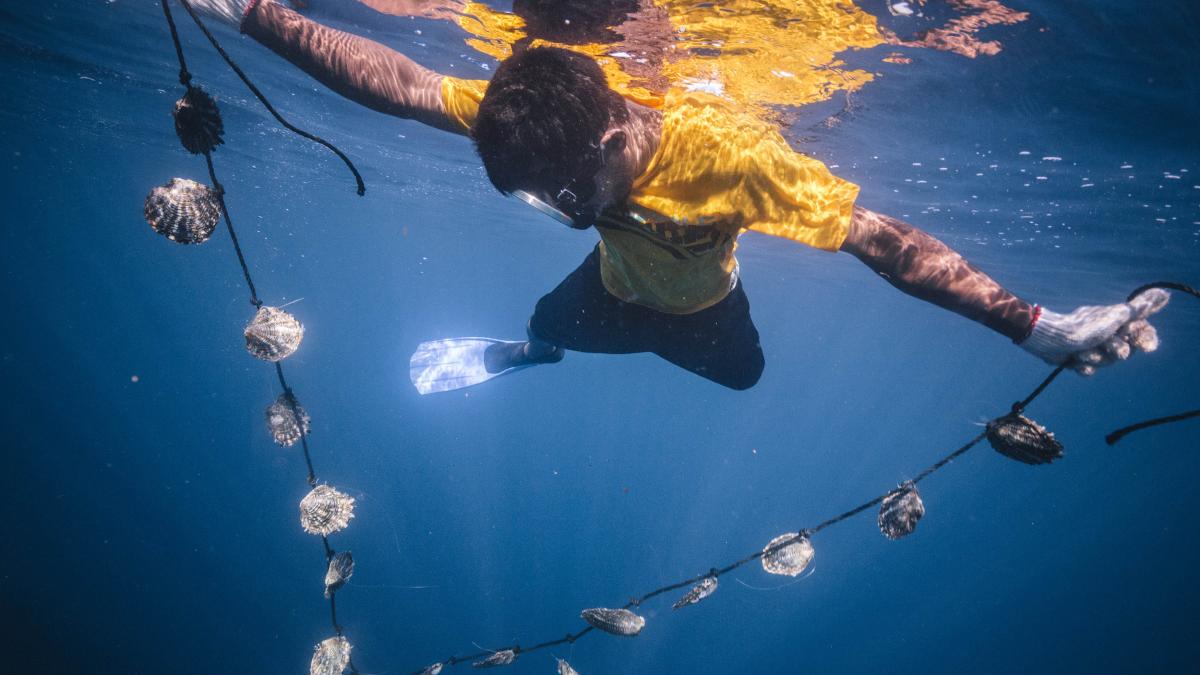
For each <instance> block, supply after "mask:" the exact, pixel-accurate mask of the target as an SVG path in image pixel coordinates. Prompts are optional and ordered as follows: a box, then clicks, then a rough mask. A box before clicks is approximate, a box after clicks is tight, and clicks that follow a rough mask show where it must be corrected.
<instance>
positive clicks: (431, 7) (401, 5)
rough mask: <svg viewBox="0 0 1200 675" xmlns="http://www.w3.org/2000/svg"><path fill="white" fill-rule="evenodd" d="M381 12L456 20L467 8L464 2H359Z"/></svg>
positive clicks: (363, 0) (414, 0)
mask: <svg viewBox="0 0 1200 675" xmlns="http://www.w3.org/2000/svg"><path fill="white" fill-rule="evenodd" d="M358 1H359V2H361V3H362V4H364V5H366V6H367V7H370V8H371V9H373V10H375V11H376V12H379V13H380V14H391V15H393V16H421V17H425V18H429V19H449V20H454V19H456V18H458V16H459V15H461V14H462V13H463V10H464V9H465V8H466V2H464V0H358Z"/></svg>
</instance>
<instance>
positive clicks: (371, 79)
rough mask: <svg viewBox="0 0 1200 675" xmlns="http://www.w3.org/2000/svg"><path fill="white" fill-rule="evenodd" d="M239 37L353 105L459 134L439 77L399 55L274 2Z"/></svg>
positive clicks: (257, 11)
mask: <svg viewBox="0 0 1200 675" xmlns="http://www.w3.org/2000/svg"><path fill="white" fill-rule="evenodd" d="M242 32H244V33H246V34H247V35H249V36H250V37H252V38H254V39H255V40H257V41H258V42H260V43H261V44H263V45H264V46H266V47H268V48H269V49H271V50H272V51H274V52H275V53H277V54H279V55H280V56H282V57H283V58H285V59H287V60H288V61H290V62H292V63H293V64H294V65H296V66H298V67H299V68H301V69H302V70H304V71H305V72H306V73H308V74H309V75H311V76H313V77H314V78H316V79H317V80H318V81H320V82H321V83H322V84H324V85H325V86H327V87H329V88H330V89H332V90H334V91H336V92H337V93H339V94H341V95H342V96H345V97H346V98H348V99H350V100H352V101H354V102H356V103H360V104H362V105H364V106H367V107H368V108H371V109H374V110H378V111H380V112H383V113H387V114H389V115H395V116H397V117H404V118H408V119H414V120H417V121H419V122H423V123H425V124H428V125H430V126H432V127H437V128H439V129H445V130H446V131H458V129H456V128H455V127H454V125H453V124H452V123H451V122H450V121H449V120H448V119H447V118H446V113H445V109H444V108H443V106H442V96H441V84H442V76H441V75H439V74H438V73H435V72H433V71H431V70H429V69H427V68H424V67H422V66H421V65H419V64H417V63H416V62H414V61H413V60H411V59H409V58H408V57H407V56H405V55H403V54H401V53H400V52H397V51H395V50H393V49H390V48H388V47H385V46H384V45H381V44H379V43H378V42H374V41H372V40H368V39H366V38H362V37H359V36H357V35H351V34H350V33H344V32H342V31H339V30H334V29H332V28H329V27H327V26H322V25H321V24H319V23H317V22H315V21H312V20H309V19H306V18H304V17H303V16H301V15H300V14H298V13H296V12H293V11H292V10H290V9H288V8H286V7H284V6H283V5H281V4H279V3H277V2H273V1H272V0H264V1H263V2H259V3H258V4H257V5H255V6H254V7H253V8H252V9H251V10H250V12H249V13H248V14H247V15H246V18H245V20H244V21H242Z"/></svg>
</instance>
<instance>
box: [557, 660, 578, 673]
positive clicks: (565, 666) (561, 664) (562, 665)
mask: <svg viewBox="0 0 1200 675" xmlns="http://www.w3.org/2000/svg"><path fill="white" fill-rule="evenodd" d="M558 675H579V671H578V670H575V669H574V668H572V667H571V664H569V663H567V662H566V661H564V660H562V659H558Z"/></svg>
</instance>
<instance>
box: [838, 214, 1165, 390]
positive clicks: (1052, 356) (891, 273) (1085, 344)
mask: <svg viewBox="0 0 1200 675" xmlns="http://www.w3.org/2000/svg"><path fill="white" fill-rule="evenodd" d="M842 250H843V251H846V252H848V253H850V254H852V255H854V256H855V257H856V258H858V259H859V260H861V261H863V263H865V264H866V265H867V267H870V268H871V269H872V270H874V271H875V273H877V274H878V275H879V276H881V277H883V278H884V279H886V280H887V281H888V283H890V284H892V285H893V286H895V287H896V288H898V289H900V290H901V291H904V292H905V293H908V294H909V295H912V296H914V297H917V298H920V299H922V300H925V301H926V302H931V303H933V304H935V305H937V306H939V307H943V308H945V309H948V310H950V311H952V312H956V313H958V314H961V315H963V316H965V317H967V318H968V319H971V320H973V321H978V322H979V323H982V324H983V325H985V326H987V327H988V328H991V329H992V330H994V331H996V332H998V333H1000V334H1002V335H1004V336H1006V337H1008V338H1010V339H1012V341H1013V342H1016V343H1017V344H1019V345H1020V346H1021V347H1023V348H1024V349H1025V350H1026V351H1028V352H1030V353H1032V354H1034V355H1035V356H1037V357H1039V358H1041V359H1042V360H1044V361H1046V362H1047V363H1051V364H1054V365H1060V364H1066V365H1069V366H1070V367H1072V368H1074V369H1075V370H1077V371H1079V372H1081V373H1083V374H1085V375H1090V374H1091V373H1092V372H1094V371H1095V369H1096V368H1097V367H1100V366H1104V365H1108V364H1110V363H1113V362H1114V361H1118V360H1122V359H1125V358H1127V357H1128V356H1129V354H1130V353H1131V352H1132V351H1133V350H1141V351H1154V349H1156V348H1157V347H1158V336H1157V334H1156V333H1155V331H1154V327H1153V326H1151V325H1150V324H1149V323H1148V322H1147V321H1146V317H1148V316H1149V315H1151V314H1153V313H1155V312H1157V311H1158V310H1160V309H1162V307H1163V306H1164V305H1166V303H1167V300H1168V298H1169V296H1168V294H1167V292H1166V291H1163V290H1161V289H1154V290H1151V291H1147V292H1145V293H1143V294H1141V295H1139V296H1137V297H1136V298H1134V299H1133V300H1131V301H1130V302H1127V303H1120V304H1116V305H1108V306H1104V307H1080V308H1079V309H1076V310H1075V311H1074V312H1071V313H1070V314H1058V313H1056V312H1051V311H1048V310H1044V309H1042V308H1041V307H1038V306H1037V305H1032V304H1030V303H1028V302H1025V301H1024V300H1022V299H1020V298H1018V297H1017V296H1015V295H1013V294H1012V293H1010V292H1009V291H1008V290H1006V289H1005V288H1004V287H1003V286H1001V285H1000V284H998V283H996V281H995V280H994V279H992V278H991V277H989V276H988V275H987V274H985V273H984V272H982V271H981V270H980V269H979V268H977V267H975V266H974V265H972V264H971V263H969V262H967V260H966V259H965V258H963V257H962V256H961V255H959V254H958V253H957V252H955V251H954V250H953V249H951V248H950V247H949V246H947V245H946V244H944V243H942V242H941V241H939V240H938V239H936V238H935V237H933V236H932V235H929V234H927V233H925V232H923V231H921V230H919V229H917V228H915V227H913V226H912V225H909V224H908V223H905V222H903V221H901V220H898V219H896V218H892V217H890V216H885V215H883V214H880V213H875V212H874V211H869V210H867V209H864V208H862V207H859V206H855V207H854V216H853V217H852V218H851V220H850V233H849V235H848V236H847V237H846V241H845V243H844V244H842Z"/></svg>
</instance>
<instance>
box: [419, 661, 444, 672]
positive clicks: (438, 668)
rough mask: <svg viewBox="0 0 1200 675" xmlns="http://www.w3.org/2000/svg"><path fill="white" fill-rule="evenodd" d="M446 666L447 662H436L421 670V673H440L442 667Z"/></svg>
mask: <svg viewBox="0 0 1200 675" xmlns="http://www.w3.org/2000/svg"><path fill="white" fill-rule="evenodd" d="M445 667H446V666H445V664H442V663H435V664H433V665H432V666H425V669H424V670H422V671H421V675H440V673H441V672H442V668H445Z"/></svg>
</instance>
